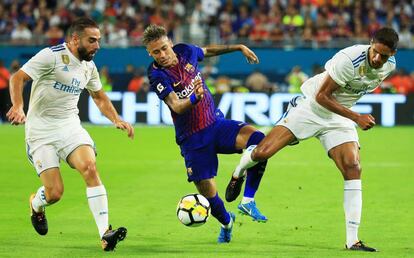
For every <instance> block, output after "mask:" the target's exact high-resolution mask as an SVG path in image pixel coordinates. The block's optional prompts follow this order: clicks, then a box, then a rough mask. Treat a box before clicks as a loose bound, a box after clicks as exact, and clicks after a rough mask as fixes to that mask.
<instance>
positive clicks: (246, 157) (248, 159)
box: [233, 145, 259, 178]
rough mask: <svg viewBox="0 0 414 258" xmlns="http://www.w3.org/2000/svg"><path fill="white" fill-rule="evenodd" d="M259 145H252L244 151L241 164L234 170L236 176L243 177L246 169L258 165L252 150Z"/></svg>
mask: <svg viewBox="0 0 414 258" xmlns="http://www.w3.org/2000/svg"><path fill="white" fill-rule="evenodd" d="M256 146H257V145H250V146H249V147H248V148H247V149H246V151H245V152H244V153H243V155H242V157H241V159H240V163H239V165H238V166H237V167H236V169H235V170H234V172H233V176H234V177H237V178H238V177H242V176H244V173H245V171H246V169H248V168H251V167H253V166H254V165H256V164H257V163H259V162H257V161H253V160H252V152H253V150H254V149H255V148H256Z"/></svg>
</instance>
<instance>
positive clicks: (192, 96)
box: [190, 93, 199, 105]
mask: <svg viewBox="0 0 414 258" xmlns="http://www.w3.org/2000/svg"><path fill="white" fill-rule="evenodd" d="M198 101H199V99H197V96H196V95H195V93H193V94H191V95H190V102H191V105H195V104H197V102H198Z"/></svg>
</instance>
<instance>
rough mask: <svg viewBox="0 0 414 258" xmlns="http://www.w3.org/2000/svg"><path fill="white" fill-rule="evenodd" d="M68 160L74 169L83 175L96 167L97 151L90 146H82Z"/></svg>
mask: <svg viewBox="0 0 414 258" xmlns="http://www.w3.org/2000/svg"><path fill="white" fill-rule="evenodd" d="M66 160H67V162H68V164H69V165H70V166H71V167H72V168H74V169H76V170H78V171H79V172H81V173H82V172H83V171H85V170H87V169H88V167H89V166H91V165H95V163H96V158H95V151H94V149H93V148H92V147H91V146H90V145H80V146H78V147H76V148H75V149H74V150H73V151H72V152H71V153H70V154H69V155H68V156H67V158H66Z"/></svg>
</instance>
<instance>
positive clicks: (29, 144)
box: [26, 125, 96, 176]
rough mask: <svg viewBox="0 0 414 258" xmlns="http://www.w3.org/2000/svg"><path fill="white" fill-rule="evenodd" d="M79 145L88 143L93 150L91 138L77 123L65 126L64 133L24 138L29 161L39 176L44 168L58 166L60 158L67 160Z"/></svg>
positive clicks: (93, 145)
mask: <svg viewBox="0 0 414 258" xmlns="http://www.w3.org/2000/svg"><path fill="white" fill-rule="evenodd" d="M81 145H90V146H91V147H92V148H94V150H95V144H94V142H93V140H92V138H91V137H90V136H89V134H88V132H87V131H86V130H85V129H83V128H82V127H81V126H80V125H79V126H76V127H73V128H70V129H68V128H66V129H65V130H64V133H62V131H60V132H58V133H56V134H53V135H50V136H48V138H42V139H33V138H31V139H30V140H26V152H27V157H28V159H29V161H30V163H31V164H32V165H33V166H34V167H35V169H36V172H37V174H38V175H39V176H40V174H41V173H42V172H43V171H45V170H46V169H49V168H54V167H57V168H59V167H60V160H64V161H65V162H67V160H66V159H67V157H68V156H69V154H71V153H72V151H74V150H75V149H76V148H77V147H79V146H81ZM95 153H96V152H95Z"/></svg>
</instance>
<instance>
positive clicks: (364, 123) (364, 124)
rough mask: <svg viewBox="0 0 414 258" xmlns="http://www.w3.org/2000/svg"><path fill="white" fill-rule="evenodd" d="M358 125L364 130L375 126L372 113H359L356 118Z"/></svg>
mask: <svg viewBox="0 0 414 258" xmlns="http://www.w3.org/2000/svg"><path fill="white" fill-rule="evenodd" d="M355 122H356V123H357V124H358V126H359V127H360V128H361V129H362V130H368V129H371V128H372V127H374V125H375V118H374V117H373V116H371V115H370V114H364V115H359V116H358V118H357V119H356V120H355Z"/></svg>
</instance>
